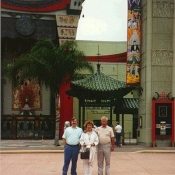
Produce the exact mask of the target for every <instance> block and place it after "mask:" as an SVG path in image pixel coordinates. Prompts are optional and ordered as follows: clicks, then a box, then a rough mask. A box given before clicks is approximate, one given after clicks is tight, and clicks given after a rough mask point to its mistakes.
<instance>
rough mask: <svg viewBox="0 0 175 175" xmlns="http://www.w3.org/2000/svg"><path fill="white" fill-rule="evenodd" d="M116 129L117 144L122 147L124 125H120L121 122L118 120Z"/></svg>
mask: <svg viewBox="0 0 175 175" xmlns="http://www.w3.org/2000/svg"><path fill="white" fill-rule="evenodd" d="M115 131H116V145H117V147H120V137H121V133H122V126H120V125H119V122H116V127H115Z"/></svg>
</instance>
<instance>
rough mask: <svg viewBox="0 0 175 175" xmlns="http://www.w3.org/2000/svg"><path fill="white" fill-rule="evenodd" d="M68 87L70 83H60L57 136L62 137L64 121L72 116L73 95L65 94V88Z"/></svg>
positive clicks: (69, 119)
mask: <svg viewBox="0 0 175 175" xmlns="http://www.w3.org/2000/svg"><path fill="white" fill-rule="evenodd" d="M68 89H70V83H64V84H62V86H61V88H60V130H59V138H62V135H63V130H64V123H65V121H71V118H72V117H73V97H69V96H68V95H67V94H66V90H68Z"/></svg>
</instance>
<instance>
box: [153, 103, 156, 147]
mask: <svg viewBox="0 0 175 175" xmlns="http://www.w3.org/2000/svg"><path fill="white" fill-rule="evenodd" d="M155 108H156V102H155V101H152V146H153V147H155V146H156V112H155V111H156V109H155Z"/></svg>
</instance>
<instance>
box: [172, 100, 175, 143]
mask: <svg viewBox="0 0 175 175" xmlns="http://www.w3.org/2000/svg"><path fill="white" fill-rule="evenodd" d="M174 105H175V103H174V100H173V101H172V126H171V128H172V134H171V144H172V146H174V144H175V130H174V127H175V126H174V124H175V123H174V122H175V119H174V118H175V114H174V113H175V111H174Z"/></svg>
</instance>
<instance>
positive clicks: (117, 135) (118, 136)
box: [116, 133, 121, 146]
mask: <svg viewBox="0 0 175 175" xmlns="http://www.w3.org/2000/svg"><path fill="white" fill-rule="evenodd" d="M120 136H121V133H116V145H117V146H120Z"/></svg>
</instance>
